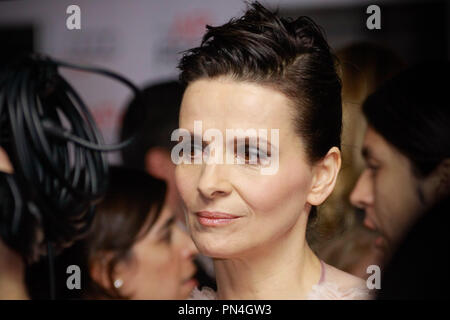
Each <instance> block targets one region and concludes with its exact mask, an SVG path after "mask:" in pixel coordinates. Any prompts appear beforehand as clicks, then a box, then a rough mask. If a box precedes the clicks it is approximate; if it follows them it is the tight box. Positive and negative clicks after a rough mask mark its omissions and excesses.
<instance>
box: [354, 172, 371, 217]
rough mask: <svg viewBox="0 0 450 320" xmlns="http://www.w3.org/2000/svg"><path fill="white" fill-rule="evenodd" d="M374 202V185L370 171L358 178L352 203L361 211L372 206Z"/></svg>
mask: <svg viewBox="0 0 450 320" xmlns="http://www.w3.org/2000/svg"><path fill="white" fill-rule="evenodd" d="M373 201H374V195H373V185H372V181H371V178H370V172H369V170H367V169H366V170H364V171H363V173H361V175H360V176H359V178H358V181H357V182H356V185H355V187H354V188H353V190H352V192H351V194H350V202H351V203H352V205H354V206H355V207H357V208H359V209H365V208H367V207H368V206H371V205H372V204H373Z"/></svg>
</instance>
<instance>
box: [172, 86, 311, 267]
mask: <svg viewBox="0 0 450 320" xmlns="http://www.w3.org/2000/svg"><path fill="white" fill-rule="evenodd" d="M292 117H293V112H292V107H291V106H290V105H289V100H288V99H287V97H286V96H285V95H283V94H281V93H279V92H278V91H276V90H274V89H271V88H269V87H264V86H261V85H257V84H252V83H245V82H238V81H234V80H230V79H226V78H219V79H204V80H203V79H202V80H197V81H194V82H193V83H191V84H190V85H189V86H188V87H187V89H186V91H185V94H184V97H183V101H182V105H181V110H180V127H181V128H185V129H187V130H189V131H190V132H191V135H192V134H193V132H194V129H193V128H194V120H201V121H202V129H203V132H204V131H205V130H207V129H212V128H215V129H218V130H219V131H220V132H221V133H222V135H223V137H224V142H223V144H224V145H223V150H224V152H223V154H224V155H225V153H226V152H228V151H225V150H226V149H225V148H226V145H225V144H226V143H229V141H227V142H226V129H243V130H247V129H255V130H258V129H267V132H268V134H267V136H268V141H269V143H272V144H275V145H276V148H275V150H277V152H278V155H279V168H278V171H277V172H276V173H275V174H272V175H263V174H261V171H260V165H259V164H228V163H227V162H226V161H223V164H217V163H216V164H206V163H205V162H203V164H193V163H192V164H179V165H178V166H177V168H176V182H177V186H178V188H179V191H180V194H181V197H182V199H183V201H184V203H185V205H186V209H187V217H186V218H187V225H188V227H189V229H190V232H191V234H192V238H193V240H194V242H195V244H196V245H197V247H198V249H199V251H200V252H201V253H202V254H204V255H207V256H212V257H216V258H222V257H223V258H225V257H226V258H231V257H235V256H242V255H245V253H246V252H254V250H255V249H258V248H262V247H264V246H265V245H267V244H269V243H274V242H276V240H277V239H280V238H282V237H285V236H287V235H288V234H290V232H291V231H292V230H295V229H302V228H304V227H305V226H304V225H303V226H300V225H299V221H300V219H299V217H300V216H301V215H305V214H307V212H309V211H308V210H309V204H308V203H307V195H308V193H309V191H310V187H311V180H312V168H311V167H310V165H309V164H308V162H307V159H306V154H305V152H304V149H303V147H304V146H303V145H302V140H301V138H300V137H299V136H298V135H297V134H296V133H295V131H294V126H293V125H294V123H293V120H292ZM273 129H278V130H279V139H278V140H279V143H278V144H277V142H276V141H271V140H270V137H271V134H270V132H271V130H273ZM269 148H270V147H269ZM233 151H235V150H233ZM233 151H232V152H233ZM233 155H234V156H236V154H235V153H234V152H233ZM224 157H225V156H224ZM217 212H218V213H224V214H228V215H232V217H233V219H224V220H221V219H217V218H218V217H224V216H223V215H220V214H218V213H217ZM228 217H230V216H228ZM210 218H212V219H210ZM296 234H300V235H301V236H303V237H304V234H302V233H301V232H300V233H296Z"/></svg>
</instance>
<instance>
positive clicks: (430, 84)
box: [363, 61, 450, 177]
mask: <svg viewBox="0 0 450 320" xmlns="http://www.w3.org/2000/svg"><path fill="white" fill-rule="evenodd" d="M449 74H450V63H449V62H448V61H446V62H440V61H430V62H426V63H421V64H419V65H416V66H414V67H411V68H409V69H407V70H405V71H403V72H401V73H400V74H398V75H397V76H395V77H393V78H392V79H390V80H389V81H387V82H386V83H385V84H384V85H383V86H381V87H380V88H379V89H378V90H377V91H376V92H374V93H373V94H372V95H370V96H369V97H368V98H367V100H366V101H365V102H364V104H363V112H364V115H365V117H366V118H367V121H368V123H369V125H370V126H371V127H372V128H373V129H375V131H376V132H378V133H379V134H380V135H381V136H383V138H384V139H385V140H386V141H388V142H389V143H390V144H391V145H393V146H394V147H395V148H396V149H398V150H399V151H400V152H401V153H402V154H403V155H405V156H406V157H407V158H408V159H409V160H410V161H411V164H412V166H413V170H414V173H415V174H416V175H417V176H418V177H423V176H426V175H428V174H430V173H431V172H432V171H433V170H434V169H435V168H436V167H437V166H438V165H439V164H440V163H441V161H443V160H444V159H446V158H449V157H450V108H449V106H448V101H447V100H448V97H447V95H448V92H449V89H450V86H449V82H448V75H449Z"/></svg>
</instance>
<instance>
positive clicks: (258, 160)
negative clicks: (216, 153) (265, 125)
mask: <svg viewBox="0 0 450 320" xmlns="http://www.w3.org/2000/svg"><path fill="white" fill-rule="evenodd" d="M236 156H240V154H239V152H236ZM243 157H244V160H245V164H262V162H264V160H265V159H267V154H266V153H265V152H263V151H262V150H261V149H259V148H257V147H253V146H250V145H248V144H246V145H245V148H244V154H243Z"/></svg>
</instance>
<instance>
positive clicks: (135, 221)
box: [27, 167, 166, 299]
mask: <svg viewBox="0 0 450 320" xmlns="http://www.w3.org/2000/svg"><path fill="white" fill-rule="evenodd" d="M165 191H166V185H165V182H163V181H161V180H159V179H156V178H153V177H151V176H150V175H148V174H147V173H145V172H141V171H139V170H135V169H126V168H123V167H112V168H111V172H110V183H109V187H108V190H107V193H106V196H105V198H104V199H103V200H102V201H101V202H100V203H99V204H98V205H97V207H96V209H95V217H94V220H93V223H92V226H91V229H90V231H89V232H88V234H87V236H86V237H85V238H84V239H82V240H81V241H78V242H76V243H75V244H74V245H73V246H71V247H70V248H67V249H66V250H65V251H64V252H63V253H62V254H61V255H60V256H58V257H57V260H56V272H57V275H56V277H57V285H58V286H57V288H58V290H57V298H58V299H72V298H74V299H87V298H112V299H122V298H127V297H124V296H122V295H120V293H119V292H118V290H117V289H116V288H115V287H114V286H113V283H114V279H113V273H114V270H115V267H116V265H117V263H119V262H120V261H128V260H129V259H132V252H131V248H132V246H133V245H134V244H135V243H136V242H137V241H138V240H139V239H140V238H141V237H143V236H145V235H146V234H147V233H148V231H149V230H150V229H151V227H152V226H153V225H154V223H155V221H156V220H157V218H158V216H159V214H160V211H161V209H162V206H163V204H164V200H165ZM102 259H104V261H105V264H106V265H105V267H106V270H107V276H108V279H109V282H110V286H109V288H105V287H103V286H102V285H101V284H100V283H98V282H96V281H95V280H94V279H93V278H92V277H91V275H90V268H91V266H92V263H93V262H95V261H96V262H99V261H101V260H102ZM43 264H44V263H40V264H37V265H35V266H32V267H31V268H30V269H29V271H28V272H27V283H28V287H29V288H30V295H31V297H32V298H47V294H46V290H45V287H44V286H45V283H46V282H43V284H44V286H42V285H41V281H42V279H41V277H42V273H40V272H39V271H40V270H41V269H42V268H45V266H44V265H43ZM70 265H77V266H79V267H80V269H81V290H68V288H67V286H66V279H67V277H68V274H67V273H66V270H67V267H68V266H70ZM44 270H45V269H44ZM44 274H45V273H44Z"/></svg>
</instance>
